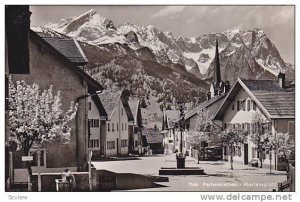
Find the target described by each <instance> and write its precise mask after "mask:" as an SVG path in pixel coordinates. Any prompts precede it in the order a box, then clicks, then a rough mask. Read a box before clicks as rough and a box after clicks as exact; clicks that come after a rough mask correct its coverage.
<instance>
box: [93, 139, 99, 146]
mask: <svg viewBox="0 0 300 202" xmlns="http://www.w3.org/2000/svg"><path fill="white" fill-rule="evenodd" d="M94 147H96V148H99V139H96V140H94Z"/></svg>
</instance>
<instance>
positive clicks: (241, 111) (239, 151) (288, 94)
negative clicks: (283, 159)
mask: <svg viewBox="0 0 300 202" xmlns="http://www.w3.org/2000/svg"><path fill="white" fill-rule="evenodd" d="M285 84H286V82H285V76H284V74H279V76H278V80H247V79H240V78H238V79H237V81H236V82H235V84H234V85H233V87H232V88H231V90H230V91H229V93H228V94H227V95H226V97H225V98H224V99H223V101H222V104H221V105H220V107H219V108H218V110H217V111H216V113H215V115H214V118H213V119H214V121H216V122H218V123H220V127H222V129H223V130H225V129H226V128H230V127H233V128H235V127H236V128H242V129H245V130H247V131H248V133H249V134H251V133H252V132H253V131H254V130H255V125H254V119H253V117H254V115H255V114H259V115H261V117H263V120H264V123H263V125H264V126H265V127H264V131H265V132H266V133H271V134H272V135H273V136H274V137H276V134H277V133H289V135H290V136H291V138H293V139H294V138H295V89H294V87H291V86H286V85H285ZM224 153H225V155H228V154H229V153H228V148H227V149H226V150H225V151H224ZM259 155H263V156H262V158H263V159H264V161H263V163H264V164H267V165H269V163H270V160H269V159H272V160H271V164H272V165H273V166H275V168H276V165H277V157H276V156H275V153H274V152H273V151H267V152H265V153H264V154H259V152H258V146H257V145H255V144H254V143H253V142H252V141H251V140H250V139H249V138H248V139H247V140H245V142H244V143H243V144H239V145H236V146H235V148H234V160H237V161H241V162H243V163H244V164H248V162H249V161H250V160H251V159H252V158H258V157H259Z"/></svg>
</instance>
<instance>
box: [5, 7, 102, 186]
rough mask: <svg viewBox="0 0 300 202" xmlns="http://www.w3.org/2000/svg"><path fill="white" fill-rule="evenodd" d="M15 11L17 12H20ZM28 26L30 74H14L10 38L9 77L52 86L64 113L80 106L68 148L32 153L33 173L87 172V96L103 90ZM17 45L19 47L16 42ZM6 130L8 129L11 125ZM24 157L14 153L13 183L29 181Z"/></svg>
mask: <svg viewBox="0 0 300 202" xmlns="http://www.w3.org/2000/svg"><path fill="white" fill-rule="evenodd" d="M16 9H17V10H18V8H16ZM12 10H14V8H13V9H12ZM26 12H29V10H27V11H26ZM13 16H14V15H13ZM28 20H29V18H28ZM11 26H12V27H13V26H15V25H14V24H11ZM17 26H18V25H17ZM27 26H28V27H27V29H28V30H27V32H23V34H24V35H25V36H26V37H27V42H28V44H27V48H26V47H24V50H25V51H26V50H27V51H28V53H27V54H28V56H29V58H28V64H27V65H23V66H21V67H23V68H27V70H26V71H25V72H24V71H20V72H18V71H15V70H14V68H15V67H14V64H13V62H12V58H14V57H16V56H17V55H15V56H14V55H11V53H12V49H14V48H15V47H14V45H13V44H12V39H9V40H8V38H10V37H11V36H9V37H8V38H7V40H6V52H5V55H6V68H5V71H6V74H7V75H11V78H12V80H13V81H19V80H24V81H25V82H26V83H27V84H33V83H36V84H38V85H39V86H40V88H41V89H49V87H50V85H53V92H54V93H56V92H57V91H60V92H61V96H62V109H63V110H65V111H66V110H68V109H69V107H70V104H71V102H74V103H78V111H77V114H76V118H75V120H74V121H73V123H72V125H71V129H72V130H71V139H70V142H69V144H57V143H53V144H52V143H49V144H45V145H44V147H43V149H39V152H36V150H35V149H32V151H31V154H32V155H34V159H35V161H34V162H32V164H33V167H32V169H33V172H60V171H62V170H63V169H65V168H69V169H70V170H73V171H82V170H87V155H88V153H87V130H88V127H87V101H86V99H85V95H87V94H88V93H92V92H95V91H97V90H102V86H101V85H100V84H99V83H97V82H96V81H95V80H93V79H92V78H91V77H90V76H89V75H87V74H86V73H84V72H83V71H82V70H81V69H80V68H78V67H77V66H76V65H75V64H74V63H72V62H71V61H70V60H68V58H66V57H65V56H64V55H63V54H62V53H61V52H59V51H58V50H57V49H55V48H54V47H53V46H52V45H51V44H49V43H48V42H47V41H45V40H44V39H43V38H41V37H40V36H39V35H38V34H36V33H35V32H33V31H31V30H29V24H27ZM7 29H10V28H9V27H8V28H7ZM21 34H22V33H21ZM15 42H16V43H17V41H15ZM8 58H10V59H8ZM15 60H17V58H15ZM19 68H20V67H19ZM6 127H8V128H9V126H8V125H7V126H6ZM21 155H22V154H20V153H19V152H12V153H11V165H10V169H11V180H12V182H22V181H27V175H28V172H27V169H26V168H25V167H24V163H23V162H22V161H21Z"/></svg>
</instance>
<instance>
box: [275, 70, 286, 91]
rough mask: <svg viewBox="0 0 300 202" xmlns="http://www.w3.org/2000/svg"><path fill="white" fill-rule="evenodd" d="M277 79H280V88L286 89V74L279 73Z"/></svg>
mask: <svg viewBox="0 0 300 202" xmlns="http://www.w3.org/2000/svg"><path fill="white" fill-rule="evenodd" d="M277 77H278V82H279V86H280V88H284V87H285V74H284V73H281V72H279V74H278V76H277Z"/></svg>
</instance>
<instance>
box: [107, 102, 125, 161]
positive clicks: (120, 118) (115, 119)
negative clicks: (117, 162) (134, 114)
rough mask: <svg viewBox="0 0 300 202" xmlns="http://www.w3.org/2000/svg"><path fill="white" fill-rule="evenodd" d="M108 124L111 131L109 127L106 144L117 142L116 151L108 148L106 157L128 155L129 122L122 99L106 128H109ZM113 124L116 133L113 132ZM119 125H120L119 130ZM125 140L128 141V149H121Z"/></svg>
mask: <svg viewBox="0 0 300 202" xmlns="http://www.w3.org/2000/svg"><path fill="white" fill-rule="evenodd" d="M122 109H123V115H122V113H121V112H122ZM122 123H123V130H122ZM108 124H110V131H108V127H106V129H107V130H106V144H107V142H108V141H115V149H108V148H106V156H117V155H118V154H119V155H122V156H125V155H128V143H129V140H128V139H129V136H128V126H129V122H128V117H127V114H126V112H125V109H124V106H123V103H122V101H121V99H120V100H119V102H118V105H117V106H116V107H115V109H114V111H113V114H112V117H111V119H110V120H109V121H107V122H106V126H108ZM112 124H114V131H112ZM117 124H118V130H117ZM125 125H126V127H125ZM123 139H127V147H121V140H123ZM117 141H118V143H117ZM117 149H118V152H117Z"/></svg>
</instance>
